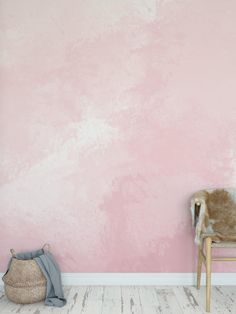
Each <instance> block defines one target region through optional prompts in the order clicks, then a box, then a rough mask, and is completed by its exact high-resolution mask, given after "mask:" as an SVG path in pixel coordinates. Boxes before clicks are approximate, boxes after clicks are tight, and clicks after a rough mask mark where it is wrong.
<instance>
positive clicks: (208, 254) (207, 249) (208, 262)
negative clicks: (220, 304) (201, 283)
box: [206, 237, 212, 312]
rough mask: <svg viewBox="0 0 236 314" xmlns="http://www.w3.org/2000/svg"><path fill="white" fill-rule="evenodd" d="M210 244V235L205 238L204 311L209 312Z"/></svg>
mask: <svg viewBox="0 0 236 314" xmlns="http://www.w3.org/2000/svg"><path fill="white" fill-rule="evenodd" d="M211 244H212V240H211V238H210V237H208V238H206V311H207V312H210V303H211Z"/></svg>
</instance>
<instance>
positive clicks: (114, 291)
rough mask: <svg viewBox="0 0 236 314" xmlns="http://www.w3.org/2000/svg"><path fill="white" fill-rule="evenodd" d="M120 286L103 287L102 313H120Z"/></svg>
mask: <svg viewBox="0 0 236 314" xmlns="http://www.w3.org/2000/svg"><path fill="white" fill-rule="evenodd" d="M121 313H122V299H121V287H116V286H114V287H105V291H104V299H103V306H102V314H121Z"/></svg>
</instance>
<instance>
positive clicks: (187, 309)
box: [173, 287, 203, 314]
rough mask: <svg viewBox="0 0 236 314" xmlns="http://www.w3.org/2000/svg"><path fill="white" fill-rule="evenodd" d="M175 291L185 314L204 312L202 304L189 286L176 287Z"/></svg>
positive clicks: (201, 313)
mask: <svg viewBox="0 0 236 314" xmlns="http://www.w3.org/2000/svg"><path fill="white" fill-rule="evenodd" d="M173 291H174V294H175V296H176V298H177V300H178V303H179V305H180V306H181V310H182V312H183V313H184V314H195V313H196V314H203V311H202V308H201V306H200V305H199V304H198V302H197V300H196V298H195V296H194V295H193V294H192V291H191V289H190V288H189V287H175V288H173Z"/></svg>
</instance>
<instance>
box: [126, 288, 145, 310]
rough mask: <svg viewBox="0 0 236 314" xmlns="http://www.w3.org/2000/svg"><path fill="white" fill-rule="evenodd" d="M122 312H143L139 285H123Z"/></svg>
mask: <svg viewBox="0 0 236 314" xmlns="http://www.w3.org/2000/svg"><path fill="white" fill-rule="evenodd" d="M121 298H122V312H121V313H122V314H143V311H142V307H141V301H140V297H139V291H138V287H133V286H130V287H121Z"/></svg>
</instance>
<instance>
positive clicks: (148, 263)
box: [0, 0, 236, 272]
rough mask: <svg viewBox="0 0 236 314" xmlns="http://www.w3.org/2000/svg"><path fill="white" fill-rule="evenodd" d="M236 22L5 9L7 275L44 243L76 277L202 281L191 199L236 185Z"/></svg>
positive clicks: (215, 8) (8, 0) (189, 7)
mask: <svg viewBox="0 0 236 314" xmlns="http://www.w3.org/2000/svg"><path fill="white" fill-rule="evenodd" d="M235 12H236V2H235V1H233V0H229V1H220V0H214V1H213V0H209V1H205V0H198V1H194V0H179V1H177V0H176V1H174V0H173V1H167V0H159V1H154V0H145V1H141V0H120V1H116V0H112V1H111V0H101V1H96V0H87V1H75V0H72V1H69V2H68V1H66V0H60V1H58V0H51V1H39V0H33V1H31V0H22V1H16V0H0V29H1V31H0V45H1V50H0V53H1V56H0V65H1V75H0V103H1V105H0V111H1V112H0V113H1V115H0V128H1V129H0V130H1V132H0V147H1V154H0V155H1V156H0V162H1V174H0V182H1V187H0V212H1V220H0V239H1V246H0V267H1V271H4V270H5V267H6V264H7V260H8V258H9V249H10V248H11V247H14V248H15V249H16V250H28V249H34V248H37V247H39V246H41V245H42V244H43V243H44V242H49V243H50V244H51V245H52V247H53V251H54V253H55V255H56V257H57V258H58V261H59V263H60V265H61V267H62V270H63V271H68V272H73V271H76V272H82V271H87V272H90V271H98V272H102V271H109V272H112V271H128V272H133V271H134V272H139V271H142V272H162V271H163V272H175V271H177V272H189V271H193V270H194V269H195V268H194V267H195V247H194V244H193V232H192V229H191V226H190V224H191V219H190V213H189V210H188V207H189V198H190V196H191V194H192V193H193V192H194V191H196V190H198V189H201V188H204V187H208V188H209V187H220V186H234V185H235V184H236V149H235V143H236V94H235V82H236V62H235V56H236V19H235ZM224 267H225V268H224V269H223V268H220V266H217V267H216V268H215V270H222V269H223V270H227V271H228V270H231V269H232V270H233V269H234V270H235V268H233V266H231V265H230V264H227V265H225V266H224Z"/></svg>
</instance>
